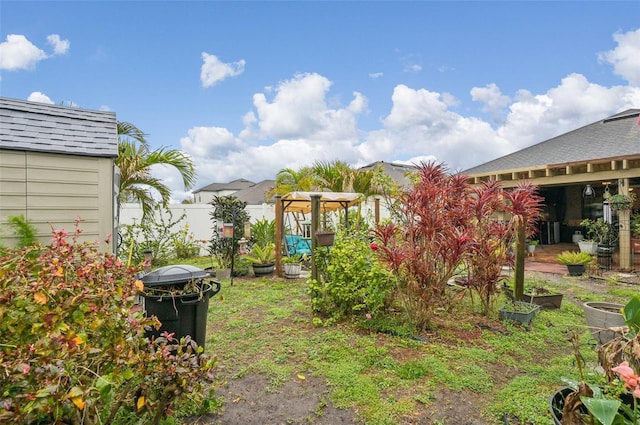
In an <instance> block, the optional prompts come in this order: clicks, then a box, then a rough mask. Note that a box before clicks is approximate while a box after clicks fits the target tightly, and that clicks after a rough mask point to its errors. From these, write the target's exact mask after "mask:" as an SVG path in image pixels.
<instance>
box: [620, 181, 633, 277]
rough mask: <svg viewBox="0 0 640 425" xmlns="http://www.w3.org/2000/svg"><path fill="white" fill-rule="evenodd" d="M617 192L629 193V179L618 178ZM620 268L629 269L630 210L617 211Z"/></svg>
mask: <svg viewBox="0 0 640 425" xmlns="http://www.w3.org/2000/svg"><path fill="white" fill-rule="evenodd" d="M618 193H624V194H629V179H618ZM618 226H619V229H618V247H619V248H620V249H619V251H620V269H621V270H630V269H631V211H630V210H621V211H618Z"/></svg>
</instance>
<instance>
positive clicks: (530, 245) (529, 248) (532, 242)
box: [527, 239, 538, 256]
mask: <svg viewBox="0 0 640 425" xmlns="http://www.w3.org/2000/svg"><path fill="white" fill-rule="evenodd" d="M536 246H538V241H537V240H536V239H532V240H530V241H528V242H527V252H528V253H529V254H531V256H533V255H534V254H535V252H536Z"/></svg>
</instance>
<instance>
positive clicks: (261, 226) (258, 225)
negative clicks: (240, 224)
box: [251, 218, 276, 247]
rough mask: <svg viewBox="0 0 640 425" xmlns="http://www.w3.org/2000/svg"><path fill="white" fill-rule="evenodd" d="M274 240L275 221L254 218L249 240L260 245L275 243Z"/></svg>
mask: <svg viewBox="0 0 640 425" xmlns="http://www.w3.org/2000/svg"><path fill="white" fill-rule="evenodd" d="M275 240H276V222H275V220H267V219H266V218H262V219H260V220H256V222H255V223H253V224H252V225H251V241H252V242H253V244H254V245H259V246H261V247H264V246H267V244H270V243H275Z"/></svg>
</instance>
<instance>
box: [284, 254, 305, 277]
mask: <svg viewBox="0 0 640 425" xmlns="http://www.w3.org/2000/svg"><path fill="white" fill-rule="evenodd" d="M305 256H306V254H305ZM302 260H303V255H301V254H293V255H290V256H288V257H284V258H283V259H282V264H283V265H284V277H286V278H288V279H297V278H299V277H300V273H301V272H302Z"/></svg>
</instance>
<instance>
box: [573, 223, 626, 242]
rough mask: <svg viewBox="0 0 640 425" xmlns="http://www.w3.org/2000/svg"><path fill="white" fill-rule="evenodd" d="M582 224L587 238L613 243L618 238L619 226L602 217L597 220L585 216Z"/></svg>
mask: <svg viewBox="0 0 640 425" xmlns="http://www.w3.org/2000/svg"><path fill="white" fill-rule="evenodd" d="M580 226H582V227H584V228H585V230H586V234H585V236H586V238H587V240H593V241H594V242H597V243H598V244H613V243H615V242H616V241H617V240H618V226H616V225H613V224H612V223H607V222H606V221H604V218H602V217H600V218H597V219H595V220H592V219H589V218H585V219H584V220H582V221H581V222H580Z"/></svg>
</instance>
